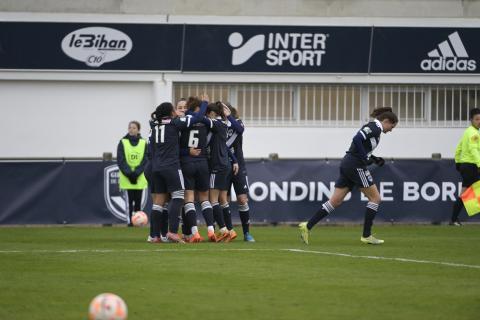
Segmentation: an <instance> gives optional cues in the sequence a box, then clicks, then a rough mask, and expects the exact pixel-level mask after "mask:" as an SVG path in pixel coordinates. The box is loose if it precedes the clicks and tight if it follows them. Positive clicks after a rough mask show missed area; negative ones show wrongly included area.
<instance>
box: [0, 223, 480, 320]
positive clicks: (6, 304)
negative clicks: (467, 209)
mask: <svg viewBox="0 0 480 320" xmlns="http://www.w3.org/2000/svg"><path fill="white" fill-rule="evenodd" d="M201 229H202V231H203V232H204V230H203V229H204V228H203V227H202V228H201ZM237 230H239V228H237ZM252 231H253V234H254V235H255V238H256V240H257V242H256V243H244V242H243V241H242V239H241V235H240V236H239V239H237V240H235V242H233V243H221V244H212V243H200V244H187V245H180V244H148V243H146V241H145V238H146V236H147V232H148V229H146V228H140V229H139V228H116V227H114V228H99V227H93V228H92V227H46V228H41V227H35V228H27V227H2V228H0V319H86V318H87V309H88V305H89V303H90V300H91V299H92V298H93V297H95V296H96V295H97V294H99V293H102V292H113V293H116V294H118V295H120V296H121V297H122V298H123V299H124V300H125V301H126V303H127V305H128V309H129V310H128V311H129V319H132V320H133V319H213V318H220V319H382V320H383V319H449V320H450V319H478V317H479V315H480V226H479V225H467V226H463V227H460V228H459V227H448V226H424V225H417V226H376V227H374V231H375V232H376V234H377V235H378V237H379V238H381V239H385V244H384V245H381V246H372V245H365V244H362V243H360V241H359V238H360V233H361V227H360V226H335V227H330V226H328V227H326V226H320V227H316V228H315V229H314V230H313V233H312V234H311V239H310V242H311V243H310V245H309V246H306V245H304V244H303V243H301V242H300V239H299V233H298V230H297V229H296V228H293V227H257V228H252ZM291 249H294V250H291ZM295 249H299V250H298V251H296V250H295ZM300 250H302V251H300ZM383 258H386V259H383ZM397 258H400V259H397ZM402 259H406V260H402Z"/></svg>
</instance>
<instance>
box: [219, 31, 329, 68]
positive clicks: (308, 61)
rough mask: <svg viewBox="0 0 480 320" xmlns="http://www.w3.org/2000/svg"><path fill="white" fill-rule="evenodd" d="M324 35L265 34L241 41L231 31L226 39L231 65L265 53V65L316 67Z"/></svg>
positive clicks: (324, 41)
mask: <svg viewBox="0 0 480 320" xmlns="http://www.w3.org/2000/svg"><path fill="white" fill-rule="evenodd" d="M327 38H328V34H325V33H268V34H257V35H255V36H253V37H251V38H250V39H248V41H246V42H244V41H243V36H242V34H240V33H238V32H234V33H232V34H230V36H229V37H228V43H229V44H230V46H231V47H232V48H233V50H232V65H234V66H238V65H241V64H244V63H245V62H247V61H248V60H249V59H250V58H251V57H252V56H253V55H254V54H255V53H257V52H259V51H266V54H265V63H266V64H267V65H269V66H283V65H291V66H294V67H296V66H311V67H315V66H316V67H320V66H321V65H322V57H323V55H324V54H325V49H326V42H327Z"/></svg>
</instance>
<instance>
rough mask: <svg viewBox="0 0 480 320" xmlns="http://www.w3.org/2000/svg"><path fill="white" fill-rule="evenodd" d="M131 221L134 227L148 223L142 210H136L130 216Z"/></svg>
mask: <svg viewBox="0 0 480 320" xmlns="http://www.w3.org/2000/svg"><path fill="white" fill-rule="evenodd" d="M132 223H133V225H134V226H136V227H142V226H146V225H147V224H148V216H147V214H146V213H145V212H143V211H137V212H135V214H134V215H133V217H132Z"/></svg>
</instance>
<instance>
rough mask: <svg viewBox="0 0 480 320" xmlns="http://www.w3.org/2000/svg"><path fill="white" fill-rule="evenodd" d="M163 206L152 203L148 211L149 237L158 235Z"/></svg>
mask: <svg viewBox="0 0 480 320" xmlns="http://www.w3.org/2000/svg"><path fill="white" fill-rule="evenodd" d="M162 211H163V208H162V207H161V206H159V205H156V204H154V205H153V207H152V212H151V213H150V237H152V238H153V237H160V229H161V228H160V227H161V216H162Z"/></svg>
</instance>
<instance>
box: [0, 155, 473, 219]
mask: <svg viewBox="0 0 480 320" xmlns="http://www.w3.org/2000/svg"><path fill="white" fill-rule="evenodd" d="M339 163H340V161H339V160H330V161H325V160H282V161H249V162H247V169H248V173H249V181H250V208H251V217H252V221H253V222H267V223H277V222H288V221H292V222H293V221H295V222H296V221H301V220H305V219H307V218H309V217H310V216H311V215H312V214H313V213H314V212H315V211H316V210H317V209H318V208H319V207H320V205H321V204H322V203H323V202H324V201H326V200H327V199H328V197H329V196H330V195H331V193H332V192H333V189H334V184H335V180H336V179H337V176H338V171H339V169H338V166H339ZM370 169H371V174H372V176H373V179H374V181H375V182H376V185H377V187H378V189H379V191H380V194H381V196H382V199H383V202H382V204H381V205H380V210H379V214H378V216H377V220H378V221H387V222H390V221H395V222H415V221H417V222H442V221H443V222H445V221H448V219H449V217H450V214H451V209H452V205H453V201H454V198H455V195H457V194H458V193H459V190H460V187H461V185H460V183H459V182H460V176H459V174H458V173H457V172H456V171H455V168H454V165H453V161H451V160H441V161H435V160H396V161H394V162H392V161H387V164H386V165H385V166H383V167H381V168H378V167H375V166H373V167H371V168H370ZM80 173H81V174H80ZM0 176H2V184H3V185H4V186H8V187H7V188H3V189H2V192H1V193H0V224H110V223H124V221H126V215H125V207H126V205H125V198H124V197H123V195H122V193H121V192H120V191H119V189H118V167H117V166H116V165H115V164H114V163H110V162H87V161H84V162H82V161H67V162H1V163H0ZM149 198H150V197H149V196H148V194H147V193H146V192H145V193H144V197H143V200H142V208H143V209H144V210H145V211H146V212H149V211H150V208H151V202H150V199H149ZM233 198H235V197H233ZM365 206H366V199H364V198H363V197H362V196H361V194H360V193H359V192H358V190H355V191H354V192H353V193H352V194H350V195H349V196H347V199H346V201H345V203H344V204H343V205H342V206H341V207H340V208H338V209H337V210H336V211H335V212H334V213H333V214H331V215H330V216H329V217H328V219H329V220H330V221H331V222H344V221H349V222H352V221H355V222H359V221H362V219H363V215H364V211H365ZM232 208H233V212H234V217H235V218H236V220H238V215H237V214H236V210H235V205H233V206H232ZM461 218H463V219H467V218H466V214H465V213H462V215H461ZM198 219H199V220H201V221H202V218H201V215H199V216H198ZM468 221H480V215H477V216H474V217H471V218H468Z"/></svg>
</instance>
